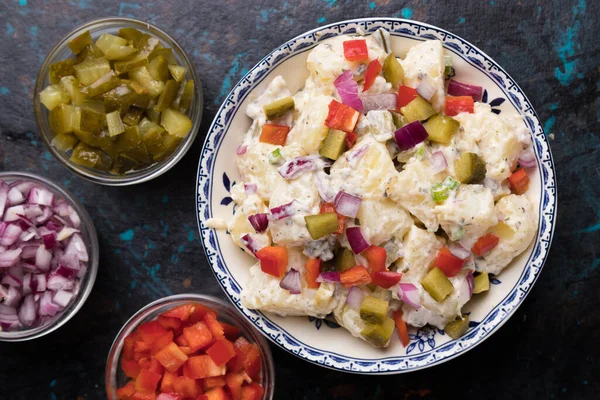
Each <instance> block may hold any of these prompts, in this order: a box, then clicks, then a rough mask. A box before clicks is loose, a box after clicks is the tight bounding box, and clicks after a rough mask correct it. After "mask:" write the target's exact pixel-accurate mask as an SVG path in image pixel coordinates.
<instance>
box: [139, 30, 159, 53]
mask: <svg viewBox="0 0 600 400" xmlns="http://www.w3.org/2000/svg"><path fill="white" fill-rule="evenodd" d="M143 35H144V36H143V37H142V39H141V41H140V44H139V45H138V46H136V47H137V48H138V49H140V54H143V55H145V56H149V55H150V53H151V52H152V50H154V49H155V48H157V47H158V46H162V45H161V44H160V40H158V39H157V38H155V37H154V36H150V35H148V34H145V33H144V34H143Z"/></svg>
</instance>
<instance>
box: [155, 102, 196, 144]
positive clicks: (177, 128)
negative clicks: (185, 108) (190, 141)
mask: <svg viewBox="0 0 600 400" xmlns="http://www.w3.org/2000/svg"><path fill="white" fill-rule="evenodd" d="M160 124H161V125H162V126H163V128H165V129H166V130H167V132H169V134H171V135H173V136H177V137H179V138H184V137H186V136H187V135H188V133H189V132H190V130H191V129H192V120H191V119H189V117H188V116H187V115H185V114H184V113H181V112H179V111H177V110H173V109H172V108H167V109H166V110H165V111H163V113H162V116H161V118H160Z"/></svg>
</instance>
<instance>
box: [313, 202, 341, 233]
mask: <svg viewBox="0 0 600 400" xmlns="http://www.w3.org/2000/svg"><path fill="white" fill-rule="evenodd" d="M330 212H334V213H336V215H337V219H338V230H337V231H335V232H333V233H336V234H337V233H342V232H343V231H344V221H345V219H346V217H345V216H343V215H342V214H338V212H337V211H336V210H335V206H334V205H333V204H331V203H321V206H320V211H319V214H325V213H330Z"/></svg>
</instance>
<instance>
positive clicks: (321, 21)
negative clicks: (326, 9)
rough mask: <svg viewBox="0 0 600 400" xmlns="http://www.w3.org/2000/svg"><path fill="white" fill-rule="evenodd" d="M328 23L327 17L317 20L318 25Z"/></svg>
mask: <svg viewBox="0 0 600 400" xmlns="http://www.w3.org/2000/svg"><path fill="white" fill-rule="evenodd" d="M325 21H327V19H326V18H325V17H321V18H319V19H318V20H317V22H318V23H320V24H322V23H323V22H325Z"/></svg>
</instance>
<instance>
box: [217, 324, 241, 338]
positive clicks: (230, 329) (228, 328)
mask: <svg viewBox="0 0 600 400" xmlns="http://www.w3.org/2000/svg"><path fill="white" fill-rule="evenodd" d="M219 322H220V323H221V326H222V327H223V333H224V334H225V337H226V338H227V339H229V340H231V341H234V340H235V339H237V338H238V336H240V330H239V329H238V328H237V327H235V326H233V325H230V324H228V323H226V322H223V321H219Z"/></svg>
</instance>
